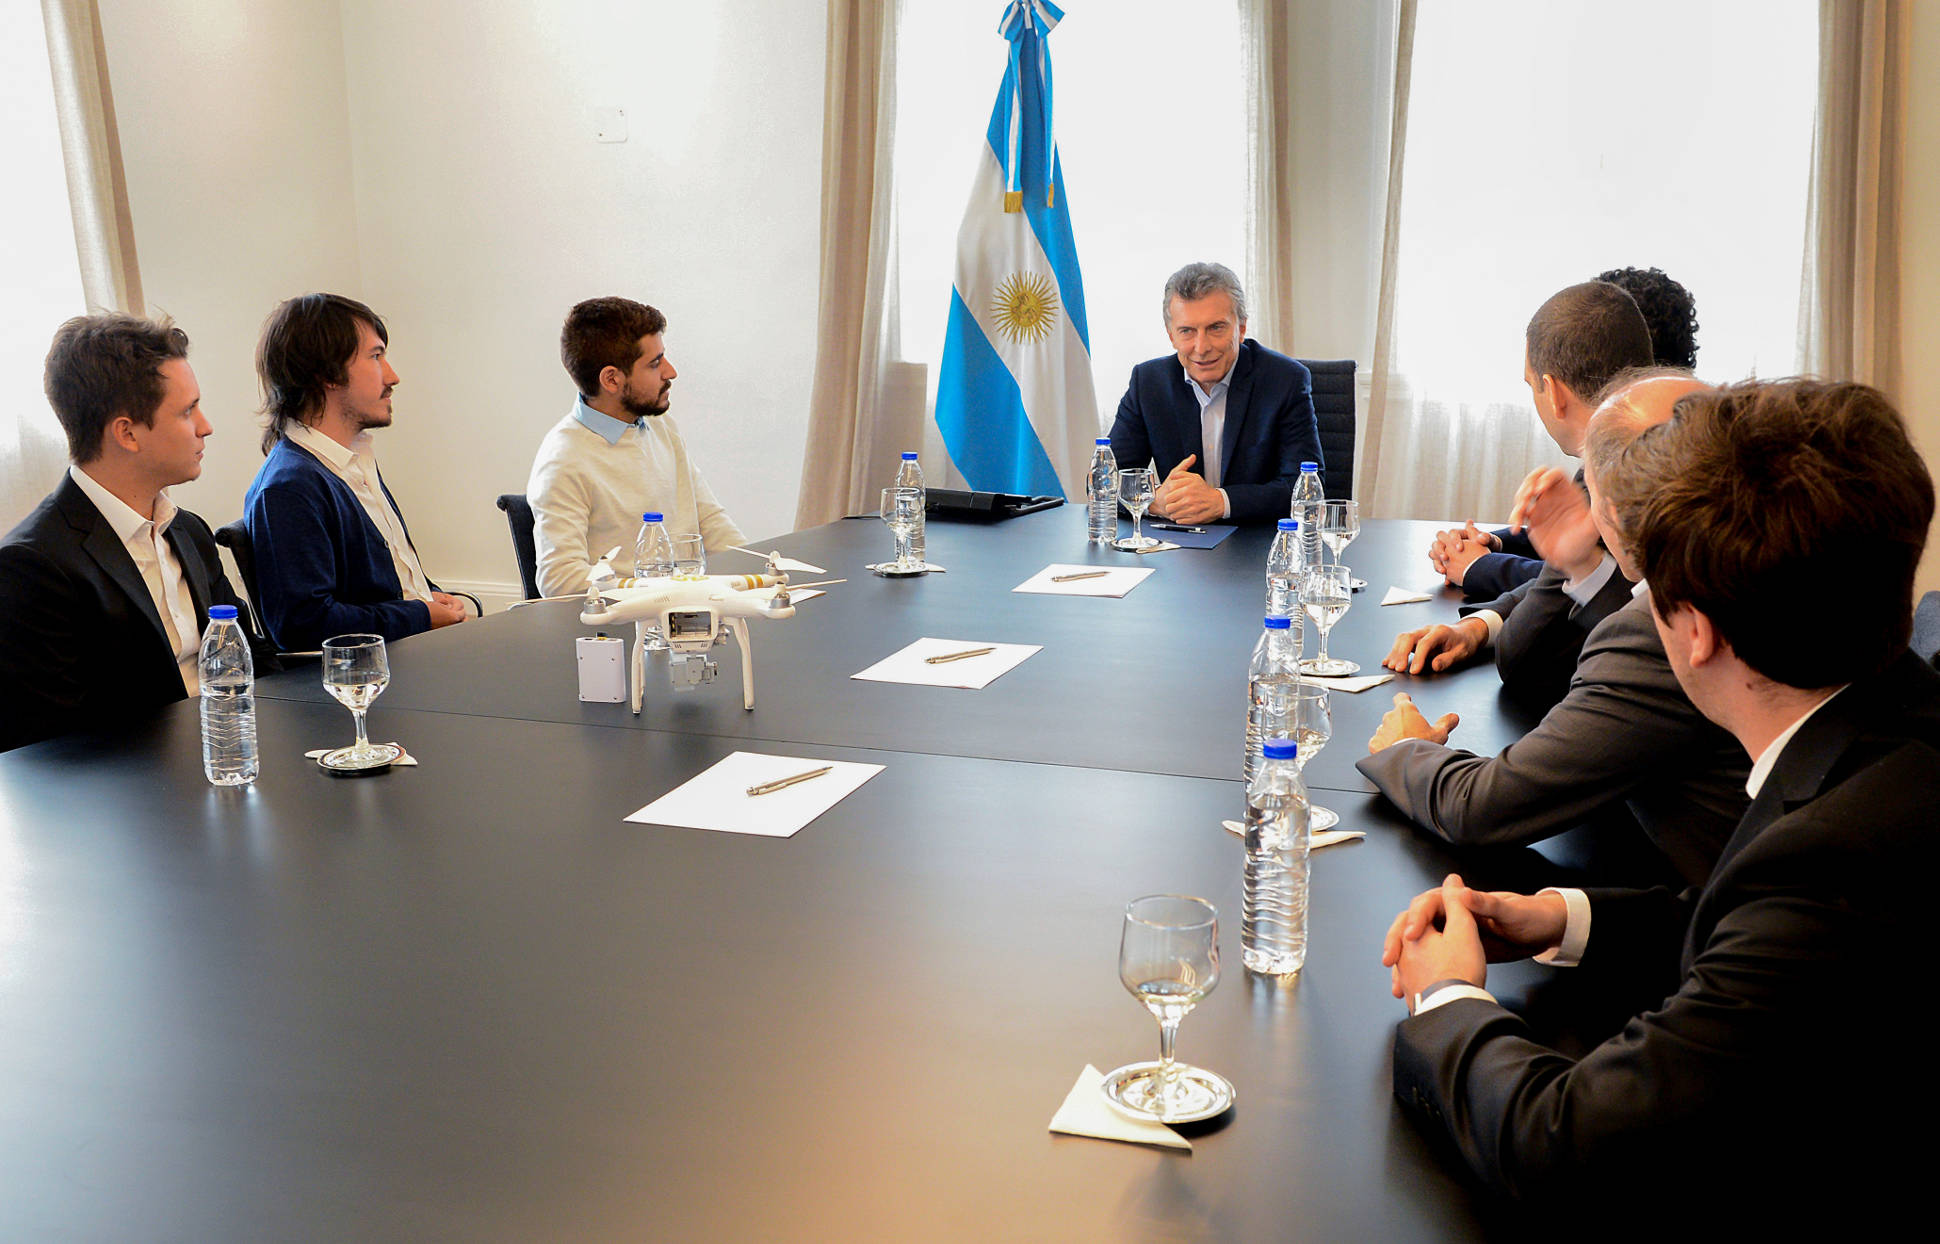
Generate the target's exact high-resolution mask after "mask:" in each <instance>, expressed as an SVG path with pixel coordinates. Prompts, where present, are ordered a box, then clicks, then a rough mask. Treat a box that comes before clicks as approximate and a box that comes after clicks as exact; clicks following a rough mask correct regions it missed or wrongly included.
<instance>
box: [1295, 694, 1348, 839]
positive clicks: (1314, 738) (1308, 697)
mask: <svg viewBox="0 0 1940 1244" xmlns="http://www.w3.org/2000/svg"><path fill="white" fill-rule="evenodd" d="M1287 733H1288V734H1289V735H1291V736H1293V741H1294V742H1295V743H1298V744H1299V745H1300V750H1299V752H1298V753H1297V754H1296V755H1295V756H1294V759H1293V763H1294V767H1295V768H1296V769H1301V770H1305V769H1306V767H1307V762H1308V761H1310V760H1312V759H1313V758H1314V757H1315V756H1318V755H1319V754H1320V749H1321V748H1323V747H1325V746H1327V740H1329V739H1331V738H1333V737H1334V710H1333V706H1332V704H1331V703H1329V701H1328V698H1327V688H1325V687H1323V686H1321V685H1320V684H1318V683H1311V682H1301V683H1299V684H1297V685H1296V686H1295V687H1294V689H1293V707H1292V710H1291V711H1290V712H1289V713H1288V714H1287ZM1338 824H1340V813H1338V812H1336V811H1334V810H1333V809H1332V808H1323V807H1321V806H1320V805H1319V804H1317V803H1316V804H1311V805H1310V806H1309V808H1308V814H1307V829H1308V830H1309V831H1310V832H1312V833H1319V832H1320V831H1321V830H1323V829H1332V828H1333V827H1334V826H1336V825H1338Z"/></svg>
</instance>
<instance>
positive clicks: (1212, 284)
mask: <svg viewBox="0 0 1940 1244" xmlns="http://www.w3.org/2000/svg"><path fill="white" fill-rule="evenodd" d="M1220 292H1224V293H1225V295H1226V296H1227V297H1228V298H1231V299H1232V300H1233V319H1234V320H1235V321H1236V322H1238V323H1241V324H1244V323H1245V322H1246V291H1245V290H1243V289H1241V288H1240V287H1239V278H1238V277H1236V276H1234V275H1233V270H1232V269H1231V268H1228V267H1227V266H1226V265H1225V264H1217V263H1189V264H1187V265H1186V266H1185V267H1183V268H1181V269H1179V270H1178V271H1177V272H1174V273H1173V274H1172V276H1171V277H1170V278H1169V279H1167V281H1166V283H1165V306H1164V309H1163V314H1164V316H1165V326H1166V327H1167V328H1171V327H1172V300H1173V299H1174V298H1178V299H1180V300H1181V301H1184V302H1197V301H1199V300H1200V299H1201V298H1204V297H1205V296H1206V295H1208V294H1215V293H1220Z"/></svg>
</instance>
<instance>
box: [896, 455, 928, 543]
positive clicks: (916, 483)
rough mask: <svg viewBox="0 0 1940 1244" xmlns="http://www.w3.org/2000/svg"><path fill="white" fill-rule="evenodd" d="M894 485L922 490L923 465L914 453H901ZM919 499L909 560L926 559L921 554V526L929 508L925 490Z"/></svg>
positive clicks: (910, 536)
mask: <svg viewBox="0 0 1940 1244" xmlns="http://www.w3.org/2000/svg"><path fill="white" fill-rule="evenodd" d="M896 487H898V488H914V489H916V490H917V491H918V492H923V465H922V464H921V463H920V462H918V461H916V455H915V454H913V453H908V452H905V453H904V454H903V464H902V465H901V466H899V467H897V468H896ZM921 501H922V503H921V504H920V505H918V506H917V508H916V530H915V531H912V532H910V533H909V556H910V560H911V561H915V562H923V561H926V560H928V559H927V558H925V557H924V555H923V548H924V540H923V528H924V526H925V525H926V522H927V510H928V508H929V494H928V493H927V492H923V495H922V499H921Z"/></svg>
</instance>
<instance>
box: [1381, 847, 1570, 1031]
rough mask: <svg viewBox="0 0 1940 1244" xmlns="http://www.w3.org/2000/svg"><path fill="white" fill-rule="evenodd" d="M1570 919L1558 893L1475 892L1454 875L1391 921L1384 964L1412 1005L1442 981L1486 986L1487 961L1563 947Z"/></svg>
mask: <svg viewBox="0 0 1940 1244" xmlns="http://www.w3.org/2000/svg"><path fill="white" fill-rule="evenodd" d="M1568 921H1569V915H1568V909H1567V908H1566V907H1565V906H1564V903H1563V896H1562V895H1560V894H1511V893H1508V892H1506V891H1502V890H1487V891H1485V890H1471V889H1469V888H1468V887H1467V886H1466V885H1464V884H1463V883H1462V879H1461V877H1459V876H1458V875H1456V874H1455V873H1450V874H1448V876H1447V877H1446V878H1445V879H1444V880H1443V881H1442V884H1441V886H1440V887H1439V888H1437V889H1433V890H1424V891H1423V892H1422V893H1420V894H1419V895H1417V896H1415V900H1414V902H1412V903H1410V904H1408V907H1407V909H1406V910H1405V911H1403V912H1402V913H1401V914H1400V915H1398V916H1396V917H1395V918H1394V923H1393V924H1391V925H1389V926H1388V935H1387V939H1386V940H1385V941H1384V942H1383V943H1382V944H1381V964H1382V966H1383V967H1385V968H1387V969H1388V988H1389V991H1390V992H1392V993H1393V994H1394V996H1395V997H1397V998H1401V999H1403V1000H1404V1001H1406V1002H1407V1003H1408V1009H1409V1011H1410V1012H1412V1011H1413V1010H1414V999H1415V997H1416V995H1417V994H1419V993H1420V992H1421V991H1422V990H1424V989H1426V988H1427V987H1428V986H1430V985H1432V984H1434V983H1435V982H1437V981H1445V980H1462V981H1467V982H1468V983H1469V984H1471V985H1475V986H1477V987H1478V988H1479V987H1481V986H1483V985H1486V984H1487V983H1488V978H1489V970H1488V965H1489V964H1491V963H1503V962H1506V961H1508V960H1512V959H1526V958H1528V957H1529V956H1531V955H1538V954H1541V953H1543V952H1544V951H1546V950H1549V949H1551V948H1552V947H1555V946H1560V945H1562V942H1563V931H1564V928H1565V927H1566V926H1567V924H1568Z"/></svg>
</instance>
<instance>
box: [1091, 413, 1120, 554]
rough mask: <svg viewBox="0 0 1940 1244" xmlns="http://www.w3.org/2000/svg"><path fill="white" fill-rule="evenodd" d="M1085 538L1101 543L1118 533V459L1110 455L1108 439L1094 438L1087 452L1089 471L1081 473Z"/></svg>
mask: <svg viewBox="0 0 1940 1244" xmlns="http://www.w3.org/2000/svg"><path fill="white" fill-rule="evenodd" d="M1085 498H1086V502H1087V504H1086V506H1085V538H1086V539H1088V540H1090V541H1091V542H1092V543H1093V544H1103V543H1105V542H1107V541H1109V540H1113V539H1115V538H1117V536H1118V459H1117V458H1115V457H1113V456H1112V452H1111V438H1110V437H1106V436H1101V437H1099V438H1098V448H1097V449H1096V450H1094V451H1093V452H1092V455H1091V471H1090V473H1089V474H1087V475H1086V476H1085Z"/></svg>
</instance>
